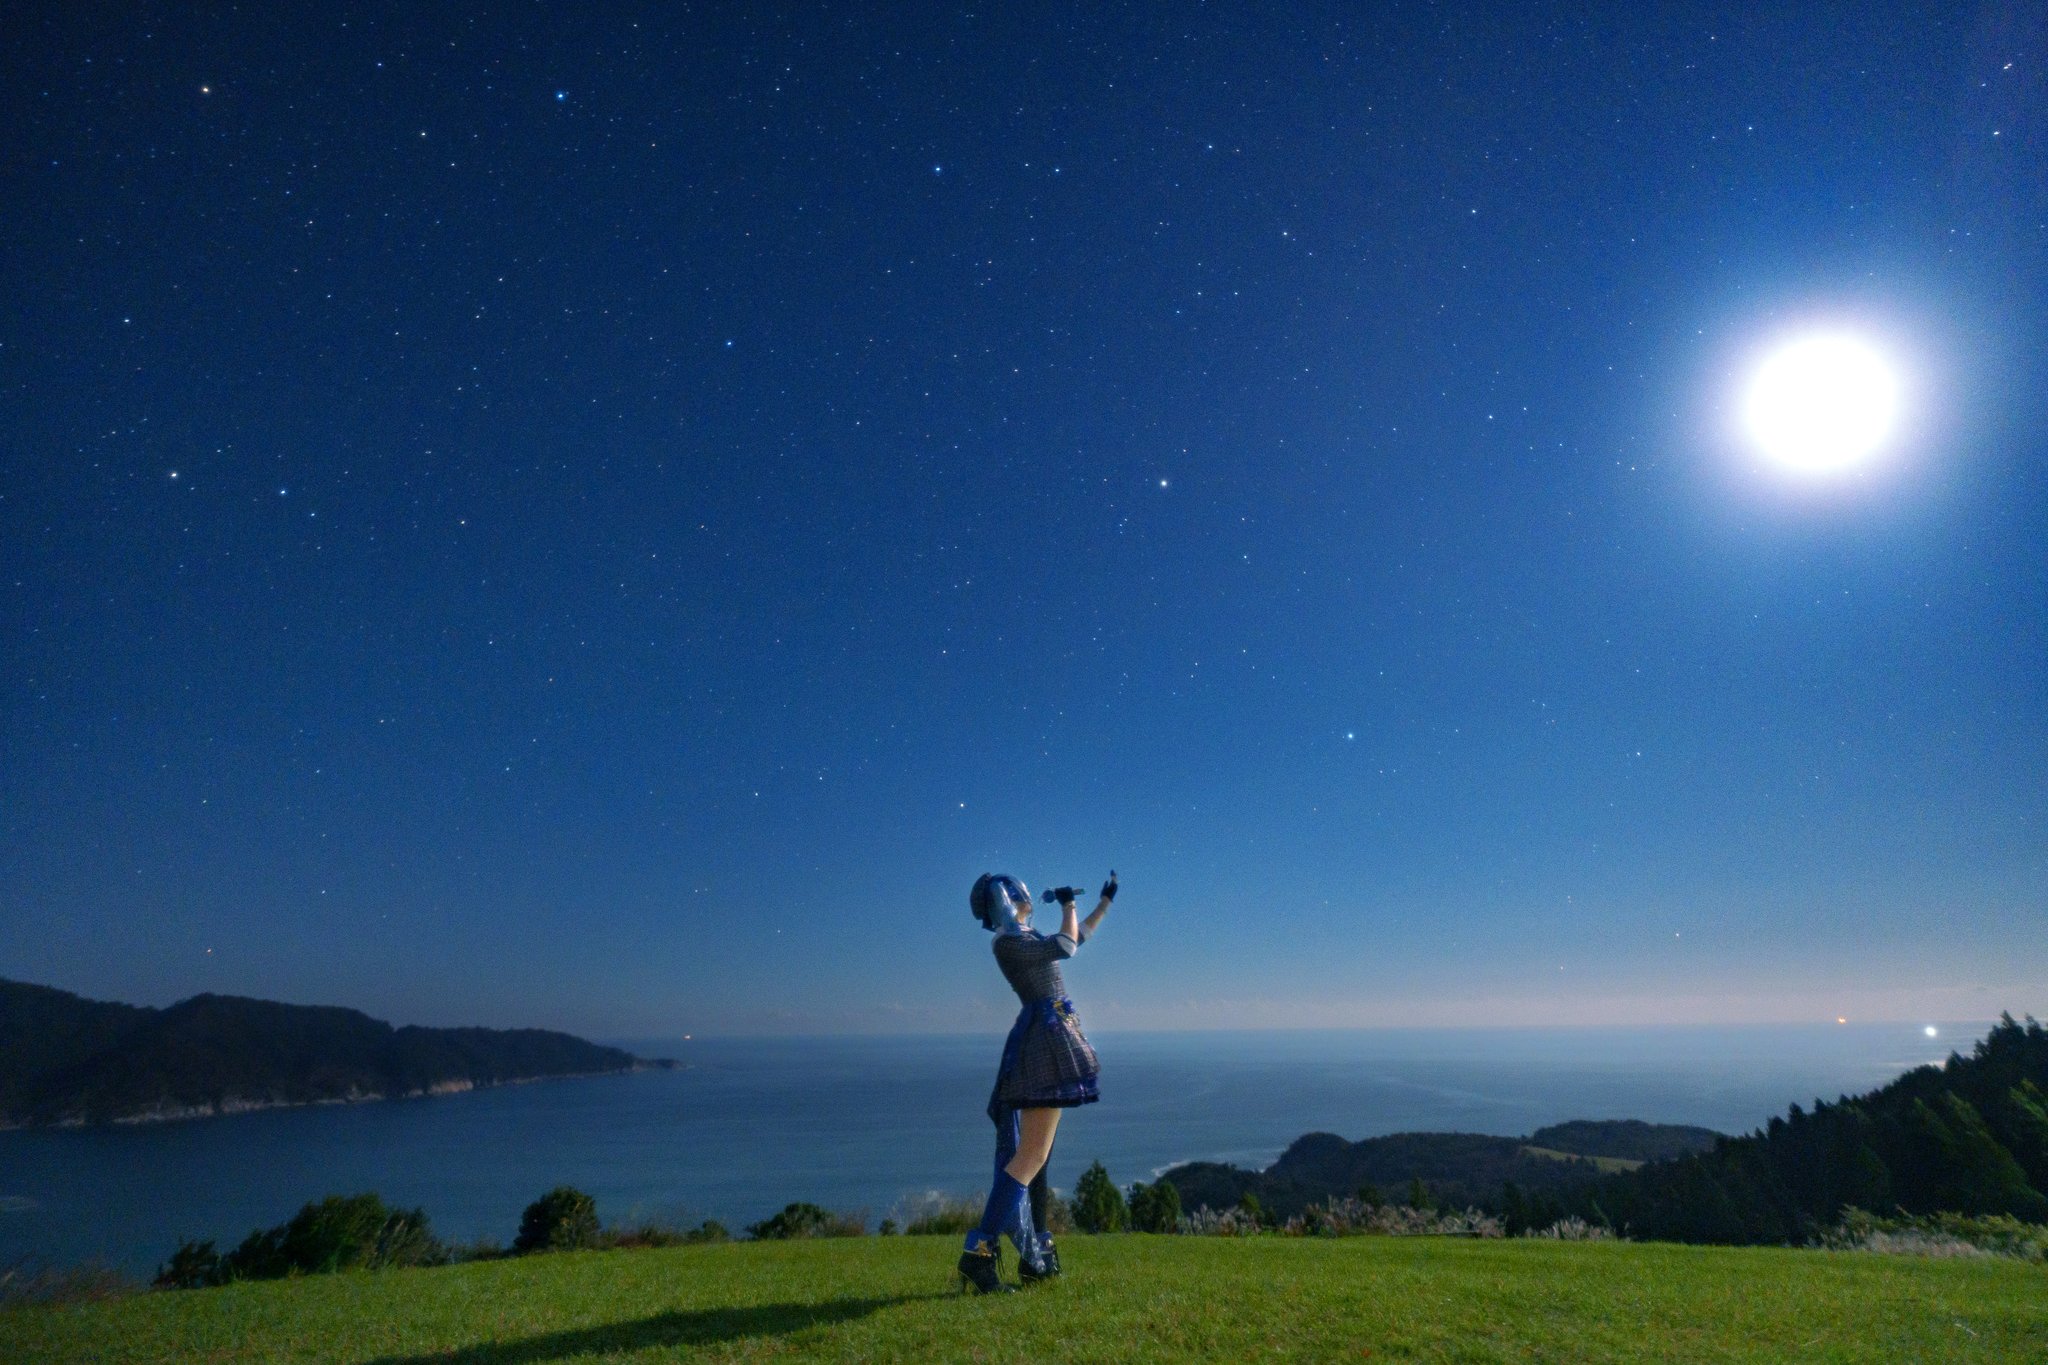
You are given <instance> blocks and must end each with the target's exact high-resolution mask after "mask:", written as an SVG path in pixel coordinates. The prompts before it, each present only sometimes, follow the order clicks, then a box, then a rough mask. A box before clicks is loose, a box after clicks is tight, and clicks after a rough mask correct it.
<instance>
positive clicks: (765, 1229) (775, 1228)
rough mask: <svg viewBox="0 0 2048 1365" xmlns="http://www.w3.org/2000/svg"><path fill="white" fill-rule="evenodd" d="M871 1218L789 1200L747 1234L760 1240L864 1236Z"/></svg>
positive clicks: (749, 1229)
mask: <svg viewBox="0 0 2048 1365" xmlns="http://www.w3.org/2000/svg"><path fill="white" fill-rule="evenodd" d="M867 1230H868V1220H867V1215H866V1214H864V1213H834V1212H832V1211H831V1210H830V1209H823V1208H820V1207H818V1206H817V1205H816V1204H802V1203H799V1204H786V1205H784V1206H783V1209H782V1212H781V1213H778V1214H776V1215H775V1216H774V1217H773V1218H765V1219H763V1220H762V1221H760V1222H758V1223H755V1224H753V1225H751V1226H750V1227H748V1229H747V1235H748V1236H749V1237H754V1238H758V1239H759V1240H761V1241H782V1240H785V1239H788V1238H793V1237H864V1236H866V1235H867Z"/></svg>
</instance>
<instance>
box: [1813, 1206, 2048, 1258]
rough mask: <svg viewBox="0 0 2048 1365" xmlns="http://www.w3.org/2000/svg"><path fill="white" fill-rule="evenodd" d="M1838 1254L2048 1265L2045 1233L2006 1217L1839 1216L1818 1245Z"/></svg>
mask: <svg viewBox="0 0 2048 1365" xmlns="http://www.w3.org/2000/svg"><path fill="white" fill-rule="evenodd" d="M1820 1241H1821V1245H1822V1246H1824V1247H1829V1248H1832V1249H1833V1250H1836V1251H1876V1252H1884V1253H1889V1254H1891V1255H1895V1256H2010V1257H2012V1258H2014V1259H2016V1260H2021V1261H2033V1262H2036V1263H2039V1262H2042V1261H2048V1227H2043V1226H2042V1225H2041V1224H2039V1223H2027V1222H2022V1221H2021V1220H2020V1219H2017V1218H2014V1217H2012V1216H2011V1215H2010V1214H1987V1215H1978V1216H1972V1215H1970V1214H1965V1213H1931V1214H1923V1215H1921V1216H1919V1217H1912V1216H1901V1217H1897V1218H1880V1217H1878V1216H1877V1215H1876V1214H1873V1213H1866V1212H1864V1211H1863V1210H1862V1209H1858V1208H1850V1209H1844V1210H1843V1211H1842V1221H1841V1223H1840V1224H1839V1225H1838V1226H1836V1227H1835V1228H1834V1229H1833V1230H1832V1231H1831V1232H1828V1233H1827V1234H1825V1235H1824V1236H1823V1237H1822V1238H1821V1239H1820Z"/></svg>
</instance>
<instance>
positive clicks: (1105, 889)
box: [1065, 872, 1116, 943]
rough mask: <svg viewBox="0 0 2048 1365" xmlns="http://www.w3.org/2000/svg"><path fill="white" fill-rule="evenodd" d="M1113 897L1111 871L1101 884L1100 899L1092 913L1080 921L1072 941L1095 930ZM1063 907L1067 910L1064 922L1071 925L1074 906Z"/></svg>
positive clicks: (1077, 940) (1113, 883) (1114, 893)
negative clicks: (1078, 928)
mask: <svg viewBox="0 0 2048 1365" xmlns="http://www.w3.org/2000/svg"><path fill="white" fill-rule="evenodd" d="M1115 899H1116V873H1115V872H1111V873H1110V874H1109V880H1108V881H1106V882H1104V883H1103V884H1102V899H1101V900H1099V901H1097V902H1096V903H1095V909H1094V911H1093V913H1091V914H1090V915H1089V916H1088V918H1087V919H1085V920H1083V921H1081V926H1080V932H1079V933H1077V934H1075V935H1074V942H1076V943H1081V942H1084V941H1086V939H1087V938H1088V936H1089V935H1090V934H1092V933H1094V932H1095V926H1096V925H1098V924H1100V923H1102V917H1103V916H1104V915H1106V914H1108V913H1109V903H1110V902H1111V901H1113V900H1115ZM1065 908H1066V912H1067V918H1066V924H1067V925H1068V926H1071V925H1072V924H1073V922H1074V907H1073V906H1071V905H1069V906H1067V907H1065ZM1069 932H1072V930H1071V929H1069Z"/></svg>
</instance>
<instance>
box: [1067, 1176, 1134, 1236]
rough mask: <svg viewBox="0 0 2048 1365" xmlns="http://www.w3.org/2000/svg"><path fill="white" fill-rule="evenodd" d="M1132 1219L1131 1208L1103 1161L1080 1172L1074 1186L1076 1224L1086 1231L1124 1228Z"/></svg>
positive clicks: (1107, 1230)
mask: <svg viewBox="0 0 2048 1365" xmlns="http://www.w3.org/2000/svg"><path fill="white" fill-rule="evenodd" d="M1130 1221H1131V1213H1130V1209H1129V1208H1127V1207H1126V1206H1125V1204H1124V1197H1123V1195H1122V1194H1121V1193H1119V1192H1118V1190H1117V1187H1116V1185H1115V1183H1114V1182H1113V1181H1111V1180H1110V1178H1109V1172H1108V1171H1106V1170H1104V1169H1103V1168H1102V1163H1101V1162H1099V1161H1098V1162H1096V1163H1095V1164H1094V1165H1092V1166H1090V1167H1089V1168H1088V1169H1087V1170H1085V1171H1083V1172H1081V1180H1080V1183H1078V1184H1076V1185H1075V1186H1074V1226H1075V1227H1077V1228H1079V1229H1081V1231H1083V1232H1122V1231H1123V1230H1124V1229H1125V1228H1126V1227H1128V1226H1129V1225H1130Z"/></svg>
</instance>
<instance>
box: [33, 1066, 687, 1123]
mask: <svg viewBox="0 0 2048 1365" xmlns="http://www.w3.org/2000/svg"><path fill="white" fill-rule="evenodd" d="M681 1069H683V1063H681V1062H678V1061H676V1060H675V1059H673V1058H668V1057H652V1058H650V1057H635V1058H634V1059H633V1062H632V1065H630V1066H613V1067H603V1068H600V1069H599V1070H595V1071H551V1072H547V1073H544V1074H542V1075H538V1076H508V1077H506V1078H505V1079H503V1080H496V1081H480V1080H477V1079H476V1078H475V1077H471V1076H460V1077H455V1078H452V1079H450V1080H445V1081H436V1082H434V1083H433V1084H432V1085H430V1086H426V1087H424V1088H423V1089H419V1090H401V1091H398V1092H396V1093H394V1094H387V1093H385V1092H383V1091H375V1090H351V1091H349V1092H347V1093H346V1094H341V1095H322V1096H320V1097H319V1098H317V1099H310V1100H252V1099H246V1098H244V1097H242V1096H240V1095H229V1096H227V1097H225V1098H223V1099H220V1100H216V1101H212V1102H210V1103H206V1104H182V1105H156V1106H153V1107H151V1108H148V1109H141V1110H137V1111H135V1112H133V1113H127V1114H117V1115H115V1116H114V1117H112V1118H105V1119H86V1118H78V1117H72V1118H62V1119H57V1120H55V1121H53V1122H50V1123H16V1122H13V1121H11V1120H7V1119H0V1133H23V1132H47V1131H50V1130H53V1129H65V1128H71V1129H77V1128H106V1127H121V1126H130V1127H132V1126H138V1125H141V1124H148V1123H184V1122H187V1121H190V1120H194V1119H212V1118H226V1117H228V1116H230V1115H233V1114H253V1113H256V1112H258V1111H261V1110H264V1109H311V1108H316V1107H319V1106H322V1105H350V1104H374V1103H377V1102H379V1101H382V1100H424V1099H433V1098H435V1097H436V1096H441V1095H461V1094H466V1093H468V1092H469V1091H472V1090H495V1089H499V1088H501V1087H504V1086H510V1085H532V1084H535V1083H537V1082H540V1081H568V1080H578V1079H582V1078H586V1077H591V1076H623V1075H630V1074H633V1073H637V1072H642V1071H678V1070H681Z"/></svg>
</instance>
